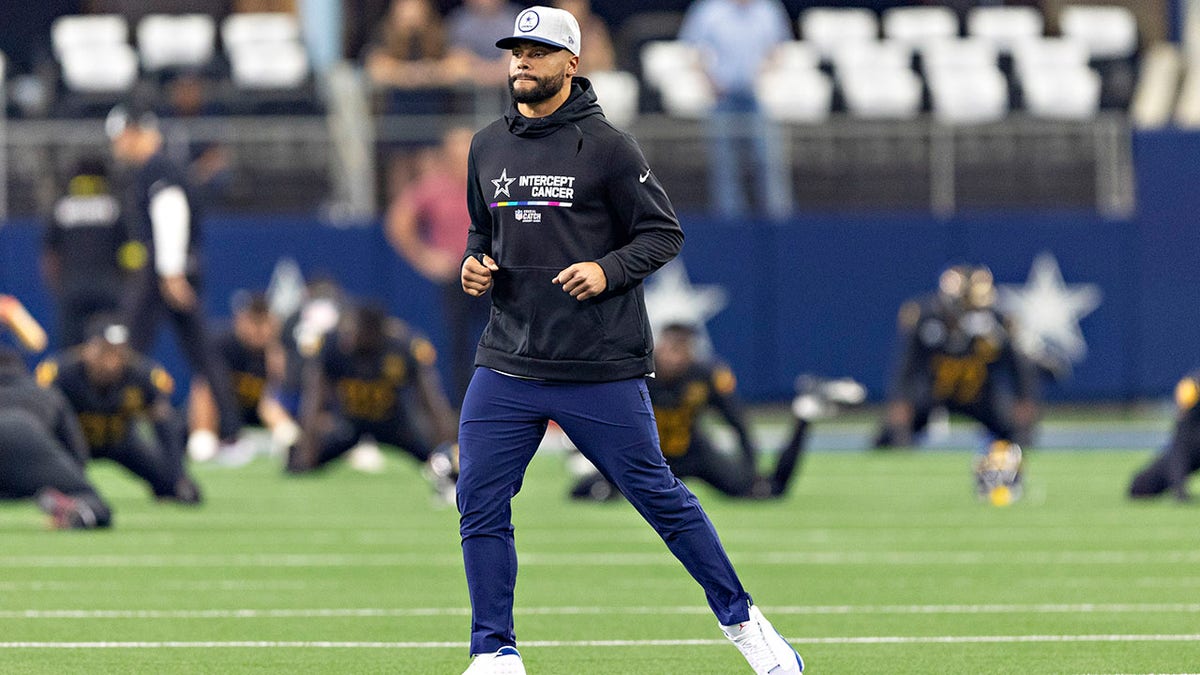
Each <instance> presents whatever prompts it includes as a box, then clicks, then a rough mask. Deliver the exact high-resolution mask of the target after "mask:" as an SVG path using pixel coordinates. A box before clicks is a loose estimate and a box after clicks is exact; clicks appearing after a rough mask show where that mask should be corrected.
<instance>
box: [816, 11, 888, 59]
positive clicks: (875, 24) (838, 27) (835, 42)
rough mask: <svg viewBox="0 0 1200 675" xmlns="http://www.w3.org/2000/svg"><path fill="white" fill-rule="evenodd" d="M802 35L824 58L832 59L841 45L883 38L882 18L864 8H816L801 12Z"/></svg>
mask: <svg viewBox="0 0 1200 675" xmlns="http://www.w3.org/2000/svg"><path fill="white" fill-rule="evenodd" d="M799 28H800V37H801V38H803V39H804V40H805V41H806V42H808V43H810V44H812V45H813V47H814V48H815V49H816V50H817V53H818V54H820V55H821V57H822V58H829V57H830V56H832V54H833V51H834V49H835V48H836V47H838V46H839V45H843V44H845V43H847V42H867V41H874V40H875V39H876V38H878V37H879V19H878V18H877V17H876V16H875V13H874V12H872V11H871V10H869V9H864V8H861V7H848V8H831V7H814V8H812V9H806V10H804V12H802V13H801V14H800V19H799Z"/></svg>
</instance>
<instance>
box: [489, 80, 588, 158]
mask: <svg viewBox="0 0 1200 675" xmlns="http://www.w3.org/2000/svg"><path fill="white" fill-rule="evenodd" d="M593 115H604V111H603V110H601V109H600V103H599V102H597V100H596V92H595V90H593V89H592V83H591V82H590V81H589V80H588V79H587V78H586V77H578V76H577V77H573V78H571V94H570V96H568V97H567V100H566V102H565V103H563V104H562V106H560V107H559V109H558V110H555V111H554V112H553V113H550V114H549V115H547V116H546V117H526V116H524V115H522V114H521V113H520V112H518V111H517V103H516V101H510V103H509V107H508V112H507V113H505V114H504V121H505V122H507V123H508V130H509V132H510V133H512V134H513V135H515V136H520V137H522V138H541V137H542V136H549V135H550V134H552V133H554V132H556V131H558V130H559V129H560V128H562V127H564V126H567V125H577V124H578V123H579V121H580V120H583V119H586V118H588V117H591V116H593ZM575 129H576V131H579V127H578V126H575ZM579 134H580V143H582V142H583V132H582V131H580V132H579Z"/></svg>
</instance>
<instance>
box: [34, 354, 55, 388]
mask: <svg viewBox="0 0 1200 675" xmlns="http://www.w3.org/2000/svg"><path fill="white" fill-rule="evenodd" d="M34 376H35V377H36V378H37V383H38V385H39V386H41V387H42V388H43V389H45V388H49V387H50V386H51V385H53V384H54V381H55V380H57V379H58V362H57V361H55V360H54V359H46V360H45V361H42V362H41V363H39V364H38V366H37V369H36V370H35V371H34Z"/></svg>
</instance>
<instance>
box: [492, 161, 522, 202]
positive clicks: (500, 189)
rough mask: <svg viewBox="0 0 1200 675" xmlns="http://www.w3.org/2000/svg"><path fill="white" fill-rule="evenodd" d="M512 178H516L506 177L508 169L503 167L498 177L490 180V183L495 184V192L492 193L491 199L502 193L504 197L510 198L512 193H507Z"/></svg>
mask: <svg viewBox="0 0 1200 675" xmlns="http://www.w3.org/2000/svg"><path fill="white" fill-rule="evenodd" d="M514 180H516V178H509V177H508V169H507V168H505V169H504V170H503V171H501V172H500V177H499V178H496V179H494V180H493V181H492V185H495V186H496V194H494V195H492V199H495V198H497V197H499V196H500V195H504V196H505V197H508V198H509V199H512V195H511V194H509V193H508V186H509V185H512V182H513V181H514Z"/></svg>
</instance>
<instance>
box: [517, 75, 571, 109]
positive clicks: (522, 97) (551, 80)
mask: <svg viewBox="0 0 1200 675" xmlns="http://www.w3.org/2000/svg"><path fill="white" fill-rule="evenodd" d="M526 77H530V76H526ZM566 78H567V75H566V73H559V74H558V75H549V76H547V77H534V78H533V81H534V82H536V83H537V85H536V86H535V87H534V88H533V89H522V90H519V91H518V90H517V88H516V84H517V78H516V76H510V77H509V78H508V91H509V93H511V94H512V98H513V100H514V101H516V102H517V103H525V104H527V105H528V104H534V103H541V102H542V101H545V100H547V99H550V98H552V97H553V96H554V95H555V94H557V93H558V92H559V91H561V90H562V87H563V81H564V80H566Z"/></svg>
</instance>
